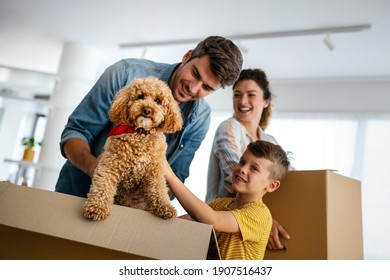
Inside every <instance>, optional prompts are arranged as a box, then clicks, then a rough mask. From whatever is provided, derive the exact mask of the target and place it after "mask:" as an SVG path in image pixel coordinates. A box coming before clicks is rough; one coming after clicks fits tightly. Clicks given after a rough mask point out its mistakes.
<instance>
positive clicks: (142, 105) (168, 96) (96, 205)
mask: <svg viewBox="0 0 390 280" xmlns="http://www.w3.org/2000/svg"><path fill="white" fill-rule="evenodd" d="M109 117H110V120H111V121H112V122H113V123H116V124H117V125H116V126H115V127H114V128H113V129H112V130H111V132H110V134H109V137H108V139H107V141H106V144H105V146H104V152H103V153H102V155H101V158H100V160H99V164H98V166H97V167H96V169H95V171H94V174H93V178H92V185H91V188H90V190H89V193H88V198H87V200H86V202H85V204H84V208H83V210H84V216H85V217H87V218H89V219H93V220H101V219H105V218H106V217H107V216H108V215H109V214H110V211H111V208H112V205H113V204H114V203H115V204H119V205H123V206H127V207H133V208H138V209H143V210H147V211H150V212H152V213H153V214H155V215H156V216H158V217H161V218H163V219H168V218H172V217H175V216H176V209H175V208H174V207H173V206H172V205H171V204H170V201H169V197H168V192H167V186H166V182H165V179H164V175H163V166H164V165H163V163H164V159H165V153H166V149H167V144H166V141H165V136H164V134H163V133H174V132H176V131H178V130H180V129H181V128H182V125H183V120H182V118H181V112H180V109H179V106H178V104H177V103H176V101H175V100H174V98H173V96H172V92H171V90H170V89H169V87H168V86H167V84H165V83H164V82H162V81H160V80H158V79H157V78H154V77H148V78H144V79H136V80H134V81H133V82H132V83H131V84H130V85H128V86H126V87H124V88H123V89H122V90H120V91H119V92H118V94H117V95H116V97H115V99H114V101H113V104H112V106H111V109H110V112H109ZM134 194H137V195H139V194H141V195H143V197H144V202H143V203H139V204H132V199H131V197H132V195H134Z"/></svg>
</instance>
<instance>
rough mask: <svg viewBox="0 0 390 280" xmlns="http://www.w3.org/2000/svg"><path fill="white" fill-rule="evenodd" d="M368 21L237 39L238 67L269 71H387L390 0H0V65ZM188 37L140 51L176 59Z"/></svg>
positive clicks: (129, 53)
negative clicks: (348, 29)
mask: <svg viewBox="0 0 390 280" xmlns="http://www.w3.org/2000/svg"><path fill="white" fill-rule="evenodd" d="M360 24H370V25H371V29H369V30H365V31H362V32H354V33H344V34H333V35H330V38H331V40H332V42H333V44H334V45H335V50H333V51H329V50H328V49H327V47H326V46H325V44H324V43H323V37H324V35H311V36H297V37H283V38H269V39H256V40H241V41H239V42H237V43H238V44H241V45H242V46H243V47H244V48H245V49H247V50H248V51H247V52H246V53H244V60H245V64H244V67H260V68H263V69H264V70H266V72H267V73H268V75H269V77H270V78H271V79H307V78H345V77H389V76H390V53H389V52H390V1H389V0H319V1H315V0H295V1H290V0H284V1H283V0H270V1H265V0H240V1H233V0H194V1H185V0H165V1H157V0H155V1H153V0H142V1H141V0H137V1H134V0H110V1H107V0H66V1H64V0H31V1H25V0H0V65H3V66H4V65H5V66H12V67H17V68H23V69H32V70H38V71H43V72H49V73H55V72H56V71H57V69H58V64H59V60H60V57H61V51H62V46H63V43H64V42H68V41H77V42H81V43H85V44H88V45H91V46H93V47H95V48H97V49H98V50H99V51H100V52H101V53H102V67H106V66H107V65H109V64H111V63H113V62H114V61H116V60H117V59H120V58H123V57H140V56H142V54H143V52H144V48H134V49H131V48H127V49H121V48H119V44H121V43H137V42H150V41H161V40H177V39H179V40H181V39H183V40H184V39H191V38H204V37H206V36H208V35H222V36H226V37H229V36H231V35H239V34H251V33H266V32H279V31H288V30H300V29H314V28H324V27H337V26H350V25H360ZM193 47H194V44H187V45H178V46H165V47H148V48H147V49H146V53H145V58H148V59H152V60H157V61H163V62H177V61H179V60H180V59H181V58H182V55H183V54H184V52H186V51H187V50H188V49H191V48H193Z"/></svg>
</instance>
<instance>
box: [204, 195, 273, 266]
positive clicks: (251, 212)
mask: <svg viewBox="0 0 390 280" xmlns="http://www.w3.org/2000/svg"><path fill="white" fill-rule="evenodd" d="M233 200H234V198H218V199H216V200H214V201H212V202H211V203H210V204H209V205H210V207H211V208H213V209H214V210H216V211H231V212H232V213H233V215H234V216H235V218H236V220H237V223H238V225H239V227H240V232H234V233H231V232H217V233H216V234H217V240H218V246H219V250H220V253H221V257H222V259H223V260H262V259H263V258H264V254H265V249H266V247H267V243H268V238H269V234H270V232H271V227H272V216H271V212H270V211H269V209H268V207H267V206H266V205H265V204H264V203H263V201H262V199H259V200H257V201H254V202H251V203H248V204H245V205H243V206H241V207H240V208H238V209H234V210H230V209H229V205H230V204H231V203H232V201H233Z"/></svg>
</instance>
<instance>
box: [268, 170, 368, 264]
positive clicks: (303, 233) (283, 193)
mask: <svg viewBox="0 0 390 280" xmlns="http://www.w3.org/2000/svg"><path fill="white" fill-rule="evenodd" d="M264 203H265V204H266V205H267V206H268V208H269V209H270V210H271V213H272V216H273V218H274V219H275V220H277V221H278V222H279V223H280V224H281V225H282V226H283V227H284V228H285V229H286V230H287V232H288V233H289V234H290V236H291V239H290V240H283V244H284V245H285V250H267V251H266V254H265V259H268V260H302V259H304V260H326V259H328V260H342V259H347V260H356V259H357V260H359V259H363V230H362V206H361V205H362V204H361V184H360V182H359V181H357V180H354V179H351V178H348V177H345V176H342V175H339V174H337V173H334V172H332V171H329V170H315V171H290V172H289V174H288V176H287V177H286V179H285V180H284V181H283V182H282V184H281V186H280V188H279V189H278V190H277V191H275V192H274V193H270V194H267V195H265V196H264Z"/></svg>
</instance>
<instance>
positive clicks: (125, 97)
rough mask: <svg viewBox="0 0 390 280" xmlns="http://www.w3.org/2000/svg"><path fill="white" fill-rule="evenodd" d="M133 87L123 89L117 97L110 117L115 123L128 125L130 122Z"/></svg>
mask: <svg viewBox="0 0 390 280" xmlns="http://www.w3.org/2000/svg"><path fill="white" fill-rule="evenodd" d="M133 92H134V88H133V87H132V85H129V86H125V87H123V88H122V89H121V90H120V91H119V92H118V93H117V94H116V96H115V98H114V101H113V103H112V105H111V108H110V111H109V113H108V116H109V118H110V120H111V122H113V123H120V124H126V123H127V121H128V117H129V116H128V114H129V110H128V108H127V107H128V104H129V102H130V100H131V98H132V96H133Z"/></svg>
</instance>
